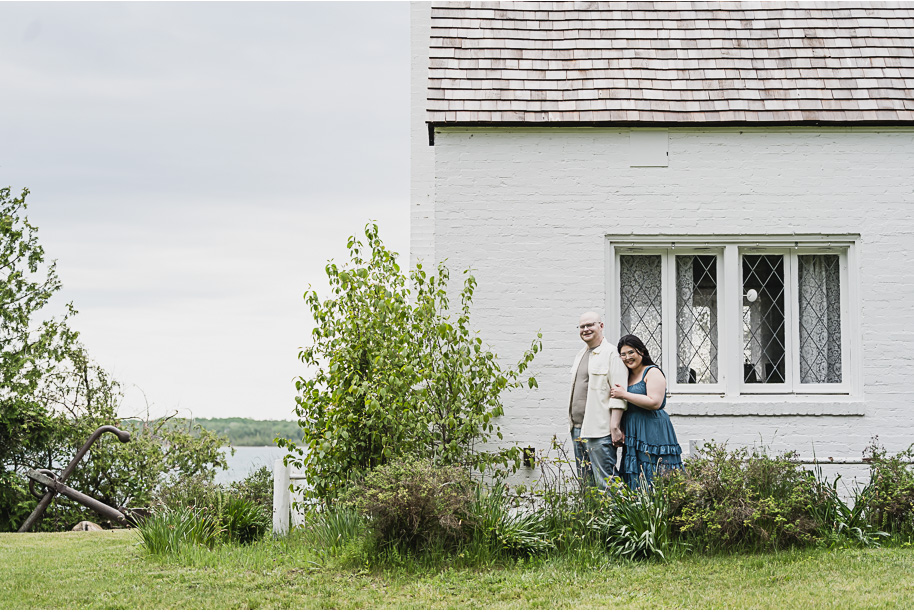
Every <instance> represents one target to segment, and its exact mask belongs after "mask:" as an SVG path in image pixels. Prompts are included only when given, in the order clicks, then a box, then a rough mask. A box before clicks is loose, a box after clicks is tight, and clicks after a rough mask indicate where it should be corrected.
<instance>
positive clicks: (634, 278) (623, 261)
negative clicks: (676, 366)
mask: <svg viewBox="0 0 914 612" xmlns="http://www.w3.org/2000/svg"><path fill="white" fill-rule="evenodd" d="M619 266H620V270H619V280H620V303H621V305H622V334H623V335H625V334H634V335H636V336H638V337H639V338H641V341H642V342H644V345H645V346H646V347H647V350H648V351H649V352H650V354H651V358H652V359H653V360H654V362H656V363H662V362H661V357H662V355H661V349H662V343H661V337H662V336H661V332H662V312H663V311H662V308H661V306H662V304H661V278H662V273H661V270H662V266H661V258H660V255H621V256H620V257H619Z"/></svg>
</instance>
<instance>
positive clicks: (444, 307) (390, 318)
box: [280, 224, 542, 501]
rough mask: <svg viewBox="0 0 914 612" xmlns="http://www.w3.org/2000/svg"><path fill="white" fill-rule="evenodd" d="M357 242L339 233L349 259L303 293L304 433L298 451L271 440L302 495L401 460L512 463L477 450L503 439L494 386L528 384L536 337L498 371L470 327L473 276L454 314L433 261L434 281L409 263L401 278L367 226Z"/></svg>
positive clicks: (300, 401)
mask: <svg viewBox="0 0 914 612" xmlns="http://www.w3.org/2000/svg"><path fill="white" fill-rule="evenodd" d="M365 238H366V244H363V243H362V242H361V241H360V240H357V239H356V238H355V237H351V238H350V239H349V242H348V248H349V251H350V262H349V264H348V265H347V266H345V267H339V266H337V265H336V264H334V263H329V264H328V265H327V267H326V268H325V269H326V272H327V276H328V278H329V281H330V290H331V293H332V294H333V295H332V297H330V298H329V299H327V300H324V301H321V300H320V298H319V297H318V295H317V293H316V292H314V291H309V292H308V293H306V294H305V300H306V302H307V303H308V306H309V308H310V310H311V314H312V317H313V319H314V322H315V325H316V327H315V328H314V330H313V332H312V340H313V344H312V345H311V346H309V347H307V348H305V349H303V350H302V351H301V352H300V353H299V358H300V359H301V361H302V362H303V363H304V364H305V365H306V366H309V368H311V369H312V370H313V372H314V373H313V374H312V375H309V376H302V377H300V378H299V379H298V380H297V381H296V383H295V384H296V389H297V390H298V392H299V395H298V397H297V398H296V403H297V406H296V413H297V414H298V416H299V424H300V426H301V427H302V430H303V431H304V435H303V438H302V441H301V446H299V445H298V444H297V443H296V442H295V441H292V440H280V445H282V446H285V447H286V448H288V449H289V451H290V454H289V455H288V457H289V461H290V463H291V464H293V465H295V466H297V467H298V468H299V469H303V470H304V472H305V474H306V476H307V479H308V482H309V484H310V485H311V487H312V488H311V489H310V493H309V494H310V495H312V496H313V497H316V498H317V499H320V500H324V501H327V500H330V499H333V498H334V497H335V496H336V495H337V493H338V492H339V491H340V490H341V488H342V487H343V486H345V484H346V483H347V482H349V481H351V480H352V479H355V478H358V477H359V476H360V475H362V474H364V473H365V472H367V471H368V470H370V469H372V468H374V467H377V466H379V465H382V464H385V463H387V462H389V461H391V460H393V459H395V458H397V457H401V456H405V455H412V456H418V457H423V458H432V459H434V460H435V461H436V462H438V463H441V464H451V465H454V464H459V465H465V466H468V467H472V468H474V469H476V470H479V471H485V470H487V469H490V468H493V467H495V466H502V467H505V468H509V467H515V468H516V466H517V465H519V460H520V459H519V457H520V453H519V449H517V448H494V449H493V448H488V449H486V447H487V446H488V447H491V444H487V443H491V442H494V440H495V439H496V438H497V439H501V438H502V434H501V432H500V431H499V428H498V426H497V425H496V419H497V418H498V417H499V416H501V415H502V414H503V408H502V404H501V399H500V396H501V393H502V392H503V391H506V390H510V389H515V388H518V387H521V386H522V385H524V384H527V385H529V386H530V387H533V386H535V385H536V380H535V379H534V378H533V377H529V378H527V379H526V380H522V379H521V375H522V374H523V372H524V371H525V370H526V369H527V367H528V366H529V365H530V363H531V361H532V360H533V358H534V355H535V354H536V353H537V352H538V351H539V350H540V348H541V346H542V343H541V340H540V338H541V336H538V337H537V339H536V340H534V341H533V343H532V345H531V347H530V349H529V350H528V351H526V352H525V353H524V355H523V356H522V357H521V359H520V361H519V362H518V364H517V366H516V367H515V368H506V367H504V366H503V365H501V363H500V362H499V360H498V358H497V356H496V355H495V354H494V353H493V352H491V351H490V350H488V349H487V348H485V347H484V345H483V342H482V340H481V339H480V338H479V337H477V336H476V335H475V333H474V332H472V331H471V329H470V306H471V303H472V299H473V290H474V289H475V287H476V281H475V279H474V278H473V276H472V275H470V274H468V273H467V276H466V278H465V280H464V285H463V289H462V290H461V292H460V303H461V307H460V309H459V310H458V311H456V312H452V311H451V309H450V307H449V303H448V295H447V282H448V276H449V275H448V270H447V268H446V267H445V266H444V265H443V264H439V266H438V274H437V276H428V275H427V274H426V272H425V271H424V270H423V269H422V267H421V266H417V267H416V269H415V270H414V271H412V273H411V274H410V276H409V278H407V276H406V275H405V274H403V273H402V272H401V271H400V267H399V266H398V265H397V263H396V253H393V252H391V251H389V250H388V249H387V248H386V247H384V245H383V243H382V242H381V239H380V238H379V236H378V228H377V226H376V225H374V224H369V225H368V226H366V228H365ZM410 284H411V287H412V288H411V289H410V287H409V285H410Z"/></svg>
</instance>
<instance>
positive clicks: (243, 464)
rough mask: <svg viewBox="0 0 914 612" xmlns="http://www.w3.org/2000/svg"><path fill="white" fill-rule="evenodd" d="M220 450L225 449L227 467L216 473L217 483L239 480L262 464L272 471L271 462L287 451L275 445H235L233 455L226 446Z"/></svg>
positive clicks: (280, 457) (281, 456)
mask: <svg viewBox="0 0 914 612" xmlns="http://www.w3.org/2000/svg"><path fill="white" fill-rule="evenodd" d="M222 450H224V451H226V453H225V461H226V463H228V469H227V470H223V471H221V472H218V473H217V474H216V482H217V483H219V484H227V483H230V482H235V481H236V480H241V479H242V478H244V477H245V476H248V475H249V474H251V473H252V472H253V471H254V470H256V469H257V468H259V467H260V466H262V465H265V466H267V467H268V468H270V470H271V471H272V470H273V462H274V461H276V460H277V459H282V458H283V457H284V456H285V454H286V452H288V451H286V449H284V448H279V447H277V446H236V447H235V454H234V455H231V449H230V448H228V447H226V448H223V449H222Z"/></svg>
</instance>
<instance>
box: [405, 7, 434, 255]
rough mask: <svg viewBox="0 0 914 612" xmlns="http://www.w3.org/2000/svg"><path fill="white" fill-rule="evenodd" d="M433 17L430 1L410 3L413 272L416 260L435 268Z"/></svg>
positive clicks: (410, 223)
mask: <svg viewBox="0 0 914 612" xmlns="http://www.w3.org/2000/svg"><path fill="white" fill-rule="evenodd" d="M431 15H432V5H431V3H430V2H412V3H410V53H411V55H412V62H411V64H410V65H411V70H412V72H411V75H410V100H411V102H410V132H411V133H410V154H409V155H410V160H409V161H410V178H411V180H410V194H409V195H410V197H409V200H410V203H409V209H410V210H409V217H410V220H409V230H410V239H409V241H410V249H409V250H410V257H409V265H410V269H415V267H416V262H417V261H421V262H422V265H423V267H424V268H426V269H434V267H435V266H434V263H435V233H434V232H435V197H434V196H435V180H434V179H435V165H434V164H435V149H434V148H433V147H430V146H429V144H428V128H427V127H426V124H425V102H426V100H425V95H426V91H427V87H428V44H429V37H430V36H431V32H432V19H431ZM429 264H431V266H430V265H429Z"/></svg>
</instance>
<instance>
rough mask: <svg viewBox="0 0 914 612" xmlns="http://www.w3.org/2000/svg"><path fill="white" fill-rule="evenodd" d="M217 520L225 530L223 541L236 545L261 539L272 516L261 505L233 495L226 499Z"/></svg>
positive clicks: (269, 524)
mask: <svg viewBox="0 0 914 612" xmlns="http://www.w3.org/2000/svg"><path fill="white" fill-rule="evenodd" d="M217 518H218V519H219V522H220V523H221V525H222V527H223V529H224V530H225V539H226V540H227V541H230V542H236V543H238V544H250V543H251V542H255V541H257V540H259V539H260V538H262V537H263V535H264V534H265V533H266V532H267V529H269V528H270V526H271V521H272V515H271V514H270V513H267V511H266V509H265V508H264V507H263V506H262V505H261V504H258V503H256V502H255V501H253V500H250V499H244V498H241V497H238V496H236V495H234V494H229V495H228V496H227V497H226V499H225V501H224V502H223V505H222V511H221V512H220V513H219V514H218V516H217Z"/></svg>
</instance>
